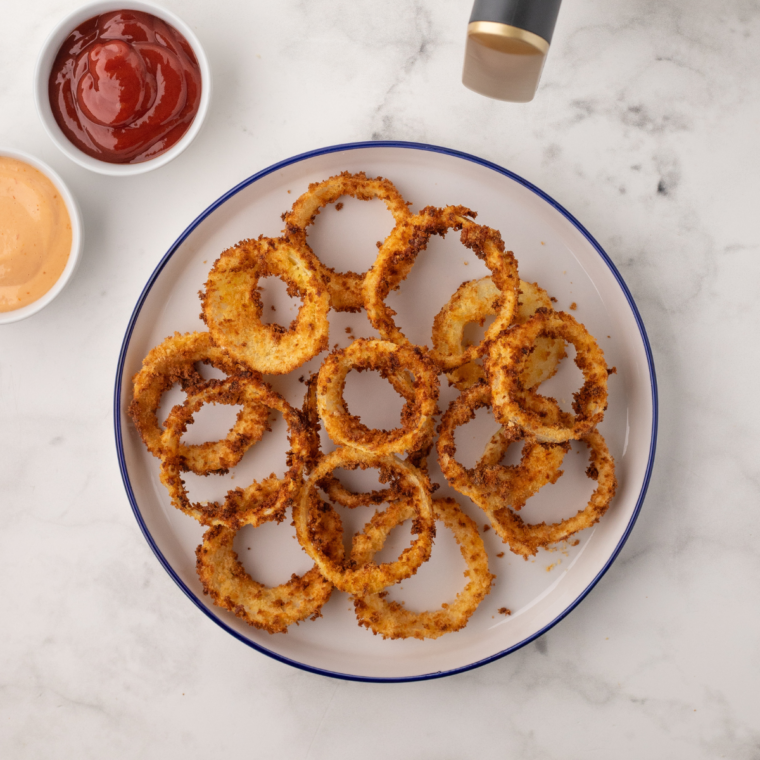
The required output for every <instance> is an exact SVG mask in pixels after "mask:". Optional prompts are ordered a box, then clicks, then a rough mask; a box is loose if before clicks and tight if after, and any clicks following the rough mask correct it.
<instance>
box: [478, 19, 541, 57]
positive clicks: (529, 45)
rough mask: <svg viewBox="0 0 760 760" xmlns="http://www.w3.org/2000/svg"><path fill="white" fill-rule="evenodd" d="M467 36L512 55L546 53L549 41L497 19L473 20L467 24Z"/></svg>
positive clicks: (485, 45)
mask: <svg viewBox="0 0 760 760" xmlns="http://www.w3.org/2000/svg"><path fill="white" fill-rule="evenodd" d="M467 36H468V37H472V38H473V39H474V40H475V41H476V42H478V43H480V44H481V45H483V46H484V47H487V48H490V49H491V50H498V51H499V52H501V53H508V54H510V55H544V56H545V55H546V54H547V53H548V52H549V43H548V42H547V41H546V40H545V39H544V38H543V37H539V36H538V35H537V34H533V32H526V31H525V29H518V28H517V27H516V26H509V24H499V23H497V22H495V21H472V22H470V23H469V24H468V25H467Z"/></svg>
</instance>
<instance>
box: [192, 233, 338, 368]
mask: <svg viewBox="0 0 760 760" xmlns="http://www.w3.org/2000/svg"><path fill="white" fill-rule="evenodd" d="M317 269H318V262H317V260H316V258H315V257H314V255H313V254H312V253H311V252H310V251H308V250H306V249H304V248H302V247H300V246H297V245H293V244H292V243H291V242H289V241H287V240H284V239H282V238H279V239H277V240H273V239H271V238H263V237H261V238H259V239H258V240H243V241H242V242H241V243H238V244H237V245H236V246H233V247H232V248H228V249H227V250H226V251H224V253H222V255H221V256H220V257H219V258H218V259H217V260H216V263H215V264H214V266H213V268H212V269H211V272H209V276H208V280H207V282H206V290H205V293H202V294H201V303H202V305H203V314H202V317H203V319H204V321H205V322H206V324H207V325H208V328H209V331H210V332H211V335H212V336H213V338H214V341H215V342H216V344H217V345H219V346H221V347H222V348H224V349H225V350H226V351H227V352H228V353H229V354H230V356H232V357H233V358H234V359H236V360H237V361H239V362H242V363H243V364H245V365H247V366H248V367H250V368H251V369H254V370H256V371H258V372H264V373H267V374H271V375H284V374H287V373H288V372H290V371H291V370H293V369H295V368H296V367H300V366H301V365H302V364H303V363H304V362H306V361H308V360H309V359H311V358H312V357H313V356H316V355H317V354H318V353H319V352H320V351H322V350H324V349H325V348H327V345H328V343H327V339H328V330H329V322H328V320H327V312H328V311H329V308H330V301H329V297H328V294H327V290H326V288H325V286H324V284H323V282H322V279H321V277H320V275H319V274H318V272H317ZM269 276H274V277H279V278H280V279H281V280H283V281H284V282H286V283H287V285H288V295H291V296H300V297H301V298H302V299H303V304H302V305H301V308H300V309H299V310H298V315H297V316H296V318H295V319H294V320H293V322H292V323H291V325H290V327H289V328H288V329H287V330H286V329H285V328H284V327H281V326H280V325H277V324H271V325H268V324H264V323H263V322H262V309H263V306H262V302H261V295H260V293H259V288H258V286H259V281H260V280H261V279H262V278H263V277H269Z"/></svg>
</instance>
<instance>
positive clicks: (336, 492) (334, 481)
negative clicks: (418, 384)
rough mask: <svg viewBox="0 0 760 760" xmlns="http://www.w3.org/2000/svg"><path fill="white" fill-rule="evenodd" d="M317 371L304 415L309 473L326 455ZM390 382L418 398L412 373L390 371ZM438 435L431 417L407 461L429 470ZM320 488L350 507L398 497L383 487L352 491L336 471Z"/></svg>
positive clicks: (409, 398) (308, 385) (308, 387)
mask: <svg viewBox="0 0 760 760" xmlns="http://www.w3.org/2000/svg"><path fill="white" fill-rule="evenodd" d="M317 378H318V375H317V374H313V375H311V376H310V377H309V379H308V380H307V381H306V396H305V398H304V405H303V410H302V414H303V416H304V419H305V420H306V422H307V430H308V434H309V437H310V441H311V447H312V448H311V455H310V459H309V462H308V464H307V467H306V469H307V472H311V471H312V469H314V467H315V466H316V464H317V462H318V461H319V459H320V457H321V456H322V447H321V444H320V440H319V430H320V428H321V424H320V419H319V413H318V410H317ZM387 379H388V381H389V382H390V383H391V385H392V386H393V387H394V389H395V390H396V391H397V393H398V394H399V395H401V396H402V397H403V398H404V399H406V400H407V401H412V400H413V399H414V387H413V385H412V382H411V381H410V379H409V376H408V374H407V373H406V372H405V371H404V372H391V373H389V374H388V378H387ZM434 436H435V424H434V420H433V419H432V418H431V419H430V426H429V430H428V431H427V433H426V437H425V439H424V442H423V443H422V444H421V445H420V448H418V449H417V450H416V451H412V452H410V453H409V454H408V456H407V461H409V462H410V463H411V464H413V465H414V466H415V467H417V468H419V469H423V470H426V469H427V457H428V455H429V454H430V450H431V449H432V448H433V438H434ZM318 485H319V488H320V489H322V491H324V493H325V494H326V495H327V498H328V499H329V500H330V502H331V503H333V504H340V506H342V507H346V508H347V509H355V508H356V507H364V506H371V505H379V504H384V503H385V502H387V501H392V500H393V499H395V498H398V494H397V493H396V492H395V490H394V489H393V488H380V489H377V490H374V491H369V492H368V493H354V492H353V491H349V490H348V489H347V488H346V487H345V486H344V485H343V483H341V482H340V480H339V479H338V478H337V477H335V475H333V474H332V473H330V474H328V475H326V476H325V477H324V478H322V480H320V481H319V483H318Z"/></svg>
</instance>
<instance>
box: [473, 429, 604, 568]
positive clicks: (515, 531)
mask: <svg viewBox="0 0 760 760" xmlns="http://www.w3.org/2000/svg"><path fill="white" fill-rule="evenodd" d="M581 440H582V441H583V442H584V443H586V444H587V445H588V447H589V450H590V462H589V466H588V469H587V470H586V475H588V477H589V478H591V479H592V480H595V481H597V482H598V484H599V485H598V486H597V488H596V490H595V491H594V493H593V494H592V495H591V498H590V499H589V502H588V504H587V505H586V507H585V508H584V509H581V510H580V511H579V512H577V513H576V514H575V515H573V516H572V517H568V518H567V519H565V520H561V521H560V522H558V523H548V524H547V523H544V522H542V523H537V524H533V525H531V524H528V523H526V522H524V521H523V519H522V518H521V517H520V516H519V515H517V514H515V513H514V512H513V511H512V510H511V509H510V508H509V507H506V506H502V507H500V508H494V507H495V504H494V503H493V502H487V504H486V507H487V508H485V512H486V514H487V515H488V517H489V519H490V520H491V525H492V526H493V529H494V531H495V532H496V533H497V534H498V535H499V536H500V537H501V539H502V541H504V543H506V544H509V548H510V549H511V550H512V551H513V552H514V553H515V554H519V555H521V556H522V557H523V558H524V559H526V560H527V559H528V557H530V556H533V555H534V554H536V552H537V551H538V549H539V548H540V547H542V546H543V547H545V546H550V545H551V544H556V543H558V542H559V541H566V540H567V539H568V538H570V536H572V535H574V534H575V533H577V532H578V531H581V530H585V529H586V528H590V527H591V526H592V525H595V524H596V523H598V522H599V520H600V519H601V517H602V515H604V513H605V512H606V511H607V509H608V508H609V506H610V502H611V501H612V497H613V496H614V495H615V490H616V489H617V479H616V478H615V460H614V459H613V458H612V455H611V454H610V452H609V449H608V448H607V444H606V443H605V441H604V438H603V437H602V434H601V433H600V432H599V431H598V430H592V431H591V432H590V433H587V434H586V435H585V436H583V438H581Z"/></svg>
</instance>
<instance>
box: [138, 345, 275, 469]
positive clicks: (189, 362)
mask: <svg viewBox="0 0 760 760" xmlns="http://www.w3.org/2000/svg"><path fill="white" fill-rule="evenodd" d="M199 362H203V363H205V364H210V365H212V366H213V367H215V368H216V369H219V370H221V371H222V372H224V373H226V374H227V375H235V374H237V373H239V372H241V371H243V369H244V368H243V366H242V365H240V364H238V363H237V362H236V361H234V360H233V359H231V358H230V357H229V356H227V354H225V353H224V352H223V351H222V350H221V349H220V348H218V347H217V346H216V345H215V344H214V341H213V339H212V338H211V335H210V334H209V333H205V332H202V333H187V334H185V335H181V334H180V333H174V335H172V336H170V337H168V338H167V339H166V340H165V341H163V342H162V343H161V344H160V345H158V346H156V347H155V348H153V349H151V351H150V352H149V353H148V355H147V356H146V357H145V359H143V364H142V369H140V371H139V372H138V373H137V374H136V375H135V376H134V378H133V379H132V383H133V399H132V403H131V404H130V405H129V414H130V416H131V417H132V420H133V422H134V423H135V427H137V430H138V432H139V433H140V437H141V438H142V440H143V442H144V443H145V446H146V447H147V449H148V451H149V452H150V453H151V454H153V456H155V457H161V435H162V434H163V432H164V431H163V429H162V428H161V426H160V425H159V424H158V416H157V411H158V407H159V405H160V404H161V398H162V396H163V395H164V393H165V392H166V391H167V390H169V388H171V387H172V386H173V385H174V384H175V383H177V382H179V383H180V384H181V385H182V387H183V389H185V390H188V389H189V388H203V387H206V386H208V385H210V384H213V382H215V381H205V380H204V379H203V378H202V377H201V375H200V374H199V373H198V371H197V370H196V369H195V365H196V364H197V363H199ZM268 416H269V410H268V409H267V408H266V407H264V406H261V405H253V406H251V405H249V406H247V407H244V408H243V409H242V410H241V411H240V412H239V413H238V416H237V420H236V421H235V424H234V426H233V427H232V430H230V432H229V434H228V435H227V437H226V438H225V439H224V440H222V441H214V442H207V443H202V444H192V445H189V444H184V443H180V445H179V448H178V449H177V454H176V455H177V457H178V458H179V460H180V467H181V468H182V469H184V470H190V471H192V472H194V473H196V474H198V475H208V474H209V473H212V472H217V473H218V472H223V471H225V470H227V469H229V468H230V467H234V466H235V465H236V464H237V463H238V462H239V461H240V460H241V459H242V457H243V454H245V452H246V451H247V450H248V448H250V447H251V446H252V445H253V444H254V443H256V441H258V440H259V439H260V438H261V436H262V435H263V434H264V432H265V431H266V429H267V418H268Z"/></svg>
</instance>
